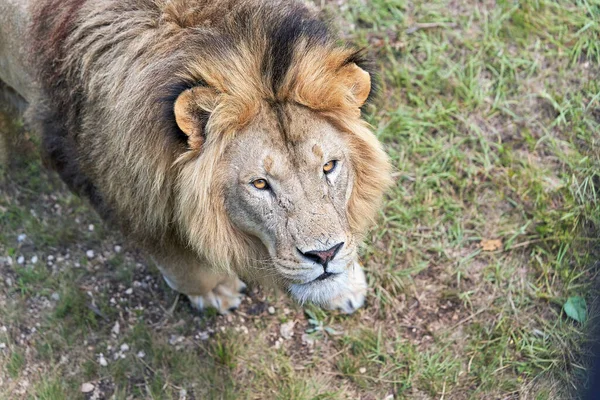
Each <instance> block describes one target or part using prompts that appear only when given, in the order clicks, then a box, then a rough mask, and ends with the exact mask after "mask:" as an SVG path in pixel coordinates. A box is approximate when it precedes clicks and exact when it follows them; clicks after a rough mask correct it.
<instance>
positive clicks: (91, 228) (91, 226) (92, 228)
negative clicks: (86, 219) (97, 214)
mask: <svg viewBox="0 0 600 400" xmlns="http://www.w3.org/2000/svg"><path fill="white" fill-rule="evenodd" d="M88 231H90V232H94V224H89V225H88Z"/></svg>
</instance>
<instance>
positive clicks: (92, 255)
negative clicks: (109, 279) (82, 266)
mask: <svg viewBox="0 0 600 400" xmlns="http://www.w3.org/2000/svg"><path fill="white" fill-rule="evenodd" d="M85 255H86V256H87V258H94V250H88V251H86V252H85Z"/></svg>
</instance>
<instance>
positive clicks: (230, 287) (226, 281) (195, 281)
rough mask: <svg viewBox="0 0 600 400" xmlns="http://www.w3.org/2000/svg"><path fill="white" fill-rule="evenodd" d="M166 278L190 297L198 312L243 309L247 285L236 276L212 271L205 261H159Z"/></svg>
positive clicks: (173, 287) (227, 311)
mask: <svg viewBox="0 0 600 400" xmlns="http://www.w3.org/2000/svg"><path fill="white" fill-rule="evenodd" d="M157 261H160V262H159V263H157V264H158V267H159V269H160V270H161V272H162V274H163V277H164V279H165V281H166V282H167V284H168V285H169V286H170V287H171V288H172V289H174V290H176V291H178V292H180V293H183V294H185V295H187V296H188V298H189V299H190V302H191V303H192V305H193V306H194V307H195V308H197V309H198V310H203V309H204V308H206V307H212V308H215V309H216V310H217V311H218V312H219V314H227V313H229V311H231V310H234V309H236V308H238V307H239V305H240V303H241V302H242V298H243V295H242V291H243V290H244V289H245V288H246V284H245V283H244V282H242V281H241V280H240V279H239V278H238V277H237V276H235V275H228V274H225V273H218V272H214V271H212V270H211V269H210V268H209V267H207V266H205V265H203V264H202V263H201V262H199V261H198V260H197V259H196V260H193V261H192V260H190V259H187V260H186V259H181V258H179V257H178V259H170V260H164V259H163V260H157Z"/></svg>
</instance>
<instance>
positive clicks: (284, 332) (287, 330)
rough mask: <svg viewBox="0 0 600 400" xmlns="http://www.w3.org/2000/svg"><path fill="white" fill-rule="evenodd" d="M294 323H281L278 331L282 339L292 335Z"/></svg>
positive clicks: (289, 337)
mask: <svg viewBox="0 0 600 400" xmlns="http://www.w3.org/2000/svg"><path fill="white" fill-rule="evenodd" d="M294 325H296V322H295V321H288V322H286V323H285V324H281V327H280V328H279V333H280V334H281V337H282V338H284V339H291V338H292V336H294Z"/></svg>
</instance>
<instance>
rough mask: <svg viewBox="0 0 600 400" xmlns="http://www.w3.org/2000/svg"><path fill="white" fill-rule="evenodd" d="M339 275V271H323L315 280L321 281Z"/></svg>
mask: <svg viewBox="0 0 600 400" xmlns="http://www.w3.org/2000/svg"><path fill="white" fill-rule="evenodd" d="M336 275H339V273H334V272H323V273H322V274H321V275H319V276H318V277H317V278H316V279H315V280H313V282H319V281H324V280H326V279H330V278H331V277H333V276H336Z"/></svg>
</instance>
